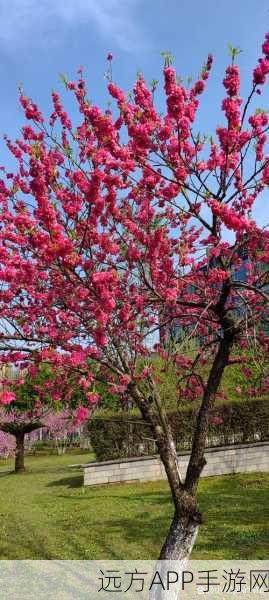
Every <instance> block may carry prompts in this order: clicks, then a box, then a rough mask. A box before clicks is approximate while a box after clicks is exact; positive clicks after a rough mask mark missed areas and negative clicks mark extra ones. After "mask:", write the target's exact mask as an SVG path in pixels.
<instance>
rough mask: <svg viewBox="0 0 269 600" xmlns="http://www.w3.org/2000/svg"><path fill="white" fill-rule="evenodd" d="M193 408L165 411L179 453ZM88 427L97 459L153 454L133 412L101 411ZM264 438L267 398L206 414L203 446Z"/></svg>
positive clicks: (187, 440)
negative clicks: (206, 434)
mask: <svg viewBox="0 0 269 600" xmlns="http://www.w3.org/2000/svg"><path fill="white" fill-rule="evenodd" d="M196 411H197V409H193V408H190V409H185V410H178V411H171V412H169V413H168V415H169V420H170V424H171V427H172V430H173V434H174V438H175V441H176V446H177V450H178V451H179V452H180V451H183V450H189V449H190V447H191V439H192V436H193V432H194V425H195V415H196ZM214 417H218V418H217V420H216V421H218V422H219V424H218V425H216V424H214ZM220 421H222V422H220ZM88 427H89V432H90V436H91V443H92V447H93V450H94V452H95V455H96V458H97V460H99V461H103V460H110V459H116V458H128V457H135V456H145V455H151V454H155V453H156V445H155V442H154V440H153V439H152V437H151V434H150V430H149V428H148V426H147V425H146V424H145V422H143V421H142V420H141V418H140V417H139V416H138V415H137V414H135V413H126V412H121V413H119V412H117V413H107V414H105V413H104V416H101V417H95V418H92V419H91V420H90V421H89V424H88ZM268 439H269V402H268V400H265V399H261V400H249V401H247V402H242V403H238V402H230V403H229V404H222V405H219V406H218V407H217V408H216V409H215V411H214V412H212V414H211V416H210V425H209V431H208V436H207V447H210V446H222V445H226V444H236V443H248V442H255V441H264V440H268Z"/></svg>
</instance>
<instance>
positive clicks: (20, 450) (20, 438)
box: [15, 431, 25, 473]
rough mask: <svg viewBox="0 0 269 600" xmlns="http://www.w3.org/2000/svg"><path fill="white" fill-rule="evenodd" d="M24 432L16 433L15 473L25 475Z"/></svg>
mask: <svg viewBox="0 0 269 600" xmlns="http://www.w3.org/2000/svg"><path fill="white" fill-rule="evenodd" d="M24 436H25V434H24V432H23V431H20V432H18V433H16V435H15V438H16V450H15V473H23V472H24V471H25V466H24Z"/></svg>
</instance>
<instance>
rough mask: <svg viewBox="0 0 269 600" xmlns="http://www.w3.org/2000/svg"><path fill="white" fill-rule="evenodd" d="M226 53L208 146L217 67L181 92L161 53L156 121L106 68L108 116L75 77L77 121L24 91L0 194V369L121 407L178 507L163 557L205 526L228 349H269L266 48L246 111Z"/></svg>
mask: <svg viewBox="0 0 269 600" xmlns="http://www.w3.org/2000/svg"><path fill="white" fill-rule="evenodd" d="M231 55H232V58H231V64H230V65H229V66H228V67H227V69H226V73H225V77H224V81H223V84H224V90H225V97H224V99H223V102H222V107H221V108H222V111H223V117H222V118H223V125H222V126H219V127H217V129H216V130H213V131H212V137H210V138H206V137H205V136H203V135H201V133H199V131H197V126H196V122H197V121H196V119H197V111H198V108H199V98H200V96H201V95H202V94H203V92H204V88H205V85H206V80H207V79H208V77H209V74H210V70H211V66H212V56H209V57H208V59H207V61H206V63H205V65H204V67H203V69H202V72H201V75H200V77H199V79H198V80H197V81H196V82H195V83H194V84H190V85H187V86H185V85H184V84H183V82H182V81H180V80H178V78H177V75H176V71H175V69H174V67H173V66H172V65H171V58H170V56H169V55H165V66H164V92H165V99H166V111H165V112H164V113H162V114H159V113H158V111H157V109H156V106H155V96H156V93H157V91H156V87H157V83H156V82H155V81H154V82H153V83H152V85H151V86H147V84H146V82H145V80H144V78H143V77H142V76H139V77H138V79H137V81H136V83H135V85H134V89H133V93H132V94H131V95H129V96H127V95H126V94H125V93H124V92H123V91H122V90H121V89H120V88H119V87H118V86H117V85H115V83H114V82H113V79H112V56H111V55H109V56H108V61H109V69H108V78H109V82H108V93H109V95H110V97H112V100H114V101H115V103H114V104H113V105H111V104H110V105H109V108H107V109H104V110H102V109H101V108H99V107H97V106H95V105H94V104H92V103H91V102H90V101H89V99H88V97H87V91H86V85H85V81H84V78H83V73H82V72H81V71H79V75H78V80H77V81H75V82H72V81H68V80H66V79H65V78H64V82H65V85H66V88H67V90H68V91H70V93H71V94H73V95H74V98H75V101H76V104H77V107H78V109H79V114H80V117H79V122H78V123H76V125H74V124H73V123H72V122H71V119H70V117H69V116H68V114H67V113H66V111H65V110H64V108H63V104H62V100H61V98H60V96H59V94H58V93H56V92H53V94H52V102H53V112H52V114H51V117H50V119H49V120H48V122H46V119H45V118H44V116H43V115H42V113H41V112H40V110H39V108H38V107H37V105H36V104H35V103H34V102H33V101H32V100H31V99H29V98H27V97H26V96H25V95H24V93H23V92H21V96H20V102H21V105H22V108H23V110H24V113H25V117H26V119H27V120H28V121H29V123H28V124H26V125H24V126H23V128H22V135H21V137H20V138H19V139H17V140H16V141H15V142H12V141H11V140H9V139H7V145H8V147H9V149H10V151H11V153H12V154H13V156H14V158H15V159H16V161H17V164H18V169H17V170H16V171H15V172H13V173H10V172H8V171H6V170H5V169H4V168H3V177H2V180H1V187H0V200H1V215H0V221H1V230H0V239H1V248H0V261H1V270H0V279H1V282H2V287H1V292H0V310H1V319H2V335H1V351H2V360H6V361H14V362H16V361H17V362H23V363H24V364H25V366H26V365H27V364H29V363H30V362H31V361H34V362H36V361H41V360H43V361H47V362H49V363H50V364H51V365H55V366H57V367H59V366H60V367H61V369H62V370H66V371H69V370H74V372H75V373H76V374H77V376H78V377H79V381H80V383H79V385H82V386H83V388H84V390H85V394H86V396H87V400H88V403H89V406H95V405H96V404H97V402H98V394H97V393H96V390H95V388H94V382H95V380H96V379H97V380H99V381H102V382H103V383H105V384H106V385H107V386H108V387H109V389H110V390H112V392H113V393H118V394H120V395H121V396H122V398H123V401H124V398H125V397H126V396H128V397H130V398H132V400H133V402H134V403H135V404H136V406H137V407H138V408H139V410H140V412H141V415H142V417H143V419H144V420H145V421H146V422H147V423H148V425H149V426H150V428H151V432H152V436H153V437H154V439H155V440H156V444H157V447H158V451H159V453H160V457H161V460H162V461H163V464H164V467H165V470H166V474H167V478H168V482H169V485H170V489H171V494H172V500H173V503H174V518H173V521H172V523H171V527H170V530H169V532H168V534H167V538H166V540H165V541H164V544H163V547H162V550H161V555H160V556H161V558H172V559H180V558H184V557H186V556H188V555H189V553H190V552H191V549H192V546H193V543H194V541H195V538H196V535H197V532H198V528H199V525H200V523H201V521H202V515H201V513H200V511H199V507H198V504H197V486H198V483H199V478H200V476H201V472H202V470H203V467H204V465H205V457H204V451H205V443H206V434H207V426H208V421H209V419H210V413H211V410H212V407H213V405H214V401H215V397H216V393H217V390H218V387H219V384H220V382H221V379H222V375H223V372H224V370H225V369H226V368H228V366H229V364H231V363H232V362H234V361H235V360H237V357H236V348H237V347H238V344H241V346H242V347H247V346H248V344H250V343H251V344H252V343H253V340H254V341H255V345H256V346H259V345H261V346H263V347H264V350H265V351H268V337H267V336H266V334H265V333H266V332H265V328H264V326H263V323H265V322H266V319H267V318H268V312H267V311H268V292H267V291H266V284H267V281H268V262H269V233H268V229H266V228H264V227H260V226H259V225H258V224H257V222H256V221H255V219H254V216H253V213H252V209H253V206H255V204H256V202H257V201H258V200H259V202H260V206H264V209H263V210H264V213H265V212H266V210H268V209H267V199H266V198H265V195H264V191H265V190H266V189H267V188H268V185H269V155H268V148H267V134H268V122H269V119H268V115H267V112H266V111H265V110H263V109H261V108H259V106H257V99H258V98H260V96H261V94H262V93H265V92H264V89H265V87H264V85H265V83H266V79H267V77H268V73H269V35H267V36H266V38H265V41H264V43H263V46H262V57H261V58H260V59H259V61H258V63H257V66H256V67H255V68H254V71H253V75H252V83H251V88H250V93H249V96H248V97H247V98H246V99H245V101H243V99H242V98H241V96H240V74H239V68H238V66H237V65H236V64H235V62H236V55H237V50H236V49H232V50H231ZM227 233H228V235H227ZM245 257H247V264H248V267H247V269H248V274H247V279H246V280H245V281H242V280H240V278H238V276H237V273H238V271H239V270H240V267H241V266H242V263H243V261H244V260H245ZM173 322H176V323H177V324H179V325H180V327H181V328H182V331H184V332H185V333H186V335H185V339H186V338H190V337H191V338H199V340H200V343H199V347H198V348H197V352H196V353H195V356H189V355H188V354H186V352H185V348H184V343H183V344H181V345H179V344H175V345H172V344H170V345H169V344H168V345H167V346H165V345H163V344H160V343H159V340H158V339H157V338H156V339H155V341H156V344H155V348H154V349H155V351H156V352H158V353H159V354H160V355H161V356H162V358H163V361H164V365H165V364H166V365H169V364H171V362H172V363H173V364H174V365H175V366H176V375H177V377H178V386H179V393H180V394H181V397H184V398H185V399H186V401H187V400H188V399H189V398H193V397H195V398H198V399H199V403H200V408H199V410H198V413H197V420H196V428H195V432H194V435H193V440H192V451H191V456H190V460H189V465H188V468H187V473H186V476H185V477H183V474H182V473H181V469H180V462H179V460H178V457H177V452H176V448H175V444H174V440H173V437H172V434H171V430H170V427H169V423H168V419H167V414H166V407H165V403H163V402H162V401H161V398H160V395H159V392H158V377H159V375H158V377H157V375H156V373H155V371H154V363H153V362H152V361H151V360H150V355H151V351H152V344H153V343H154V336H157V335H158V333H161V332H162V331H164V330H165V329H166V327H167V324H169V323H170V324H171V323H173ZM162 337H163V336H161V339H162ZM141 362H143V368H141ZM92 364H94V365H95V368H94V370H93V369H92V368H91V367H90V365H92ZM205 364H207V365H208V368H207V369H204V370H203V369H201V365H202V366H203V365H205ZM164 368H165V366H164ZM84 410H85V411H86V413H87V410H86V409H84ZM86 413H85V414H86Z"/></svg>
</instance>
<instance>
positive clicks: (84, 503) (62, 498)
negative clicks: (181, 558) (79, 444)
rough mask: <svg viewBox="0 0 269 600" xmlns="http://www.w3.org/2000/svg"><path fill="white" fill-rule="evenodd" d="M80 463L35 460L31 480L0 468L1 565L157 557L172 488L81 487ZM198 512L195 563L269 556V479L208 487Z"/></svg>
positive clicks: (236, 479) (240, 478) (216, 481)
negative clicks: (4, 561)
mask: <svg viewBox="0 0 269 600" xmlns="http://www.w3.org/2000/svg"><path fill="white" fill-rule="evenodd" d="M74 459H75V460H74ZM74 462H86V457H85V454H84V455H82V456H76V457H74V456H73V457H72V456H68V455H65V456H62V457H39V458H30V457H29V458H28V459H27V464H28V472H27V473H26V474H25V475H14V474H9V470H10V468H11V463H7V464H4V463H1V466H0V558H1V559H101V558H102V559H105V558H109V559H113V558H115V559H116V558H119V559H120V558H121V559H123V558H126V559H127V558H128V559H142V558H144V559H149V558H155V557H156V556H157V555H158V551H159V548H160V545H161V542H162V540H163V538H164V535H165V532H166V530H167V527H168V523H169V518H170V516H171V512H172V506H171V502H170V496H169V492H168V487H167V484H166V483H165V482H154V483H152V482H150V483H145V484H137V485H114V486H104V487H98V488H97V487H95V488H90V487H87V488H83V487H82V486H81V483H82V476H81V472H80V471H79V470H71V469H70V468H69V467H68V465H70V464H72V463H74ZM200 506H201V508H202V510H203V512H204V516H205V525H204V526H203V527H202V528H201V530H200V535H199V539H198V543H197V545H196V548H195V551H194V553H193V558H201V559H202V558H203V559H205V558H211V559H221V558H226V559H239V558H240V559H250V558H252V559H254V558H255V559H265V558H267V557H268V553H269V529H268V527H269V525H268V524H269V474H268V475H262V474H257V473H256V474H251V475H235V476H228V477H227V476H226V477H222V478H210V479H208V480H203V481H202V482H201V484H200Z"/></svg>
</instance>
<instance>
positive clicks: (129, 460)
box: [70, 440, 269, 469]
mask: <svg viewBox="0 0 269 600" xmlns="http://www.w3.org/2000/svg"><path fill="white" fill-rule="evenodd" d="M260 446H269V440H268V441H264V442H253V443H250V444H230V445H229V446H215V447H211V448H206V449H205V452H206V453H209V454H211V453H212V454H214V453H217V452H223V450H224V451H229V450H240V448H242V449H244V448H259V447H260ZM190 452H191V451H190V450H186V451H182V452H180V453H179V454H178V457H179V458H180V457H181V456H187V455H188V454H190ZM159 458H160V455H159V454H152V455H151V456H134V457H132V458H117V459H115V460H105V461H99V462H98V461H95V462H90V463H85V464H77V465H70V467H71V468H75V467H76V468H78V467H80V468H81V469H85V468H91V467H100V466H105V465H107V466H108V465H119V464H123V463H126V464H128V463H132V462H142V461H149V460H153V459H159Z"/></svg>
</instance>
